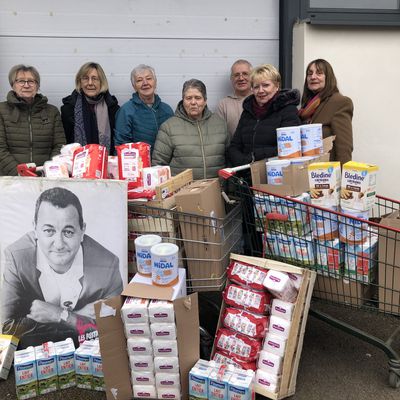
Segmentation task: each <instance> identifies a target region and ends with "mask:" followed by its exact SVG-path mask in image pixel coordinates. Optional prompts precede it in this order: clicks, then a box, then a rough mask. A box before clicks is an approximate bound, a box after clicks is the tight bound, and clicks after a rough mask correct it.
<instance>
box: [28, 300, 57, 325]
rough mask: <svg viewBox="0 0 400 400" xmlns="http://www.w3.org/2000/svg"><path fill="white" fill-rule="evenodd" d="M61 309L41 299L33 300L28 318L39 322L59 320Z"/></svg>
mask: <svg viewBox="0 0 400 400" xmlns="http://www.w3.org/2000/svg"><path fill="white" fill-rule="evenodd" d="M62 311H63V309H62V308H61V307H58V306H55V305H54V304H51V303H46V302H45V301H42V300H33V302H32V305H31V309H30V313H29V314H28V315H27V317H28V318H30V319H33V320H34V321H36V322H39V323H43V324H46V323H50V322H55V323H58V322H60V316H61V312H62Z"/></svg>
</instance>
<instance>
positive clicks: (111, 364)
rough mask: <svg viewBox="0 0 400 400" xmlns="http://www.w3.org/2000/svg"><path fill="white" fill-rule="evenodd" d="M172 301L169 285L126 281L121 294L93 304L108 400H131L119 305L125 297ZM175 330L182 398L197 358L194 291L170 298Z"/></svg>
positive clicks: (184, 397)
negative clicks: (162, 285) (161, 285)
mask: <svg viewBox="0 0 400 400" xmlns="http://www.w3.org/2000/svg"><path fill="white" fill-rule="evenodd" d="M126 296H129V297H138V298H145V299H157V300H168V301H171V299H172V297H173V289H172V287H158V286H154V285H146V284H142V283H129V284H128V285H127V286H126V287H125V289H124V291H123V292H122V294H121V296H115V297H112V298H110V299H106V300H101V301H99V302H97V303H96V304H95V312H96V323H97V326H98V331H99V340H100V351H101V355H102V361H103V373H104V381H105V385H106V395H107V399H108V400H116V399H118V400H131V399H132V397H133V392H132V386H131V375H130V368H129V358H128V352H127V348H126V338H125V334H124V326H123V322H122V318H121V307H122V305H123V304H124V300H125V297H126ZM173 305H174V313H175V323H176V330H177V341H178V354H179V371H180V379H181V390H182V399H187V398H188V375H189V371H190V369H191V368H192V367H193V365H194V364H195V363H196V362H197V360H198V359H199V358H200V351H199V347H200V335H199V309H198V296H197V293H194V294H191V295H189V296H185V297H181V298H178V299H175V300H173Z"/></svg>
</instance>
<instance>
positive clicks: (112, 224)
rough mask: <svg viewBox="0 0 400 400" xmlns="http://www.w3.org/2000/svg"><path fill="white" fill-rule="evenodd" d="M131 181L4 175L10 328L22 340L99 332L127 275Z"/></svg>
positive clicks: (4, 298) (0, 188)
mask: <svg viewBox="0 0 400 400" xmlns="http://www.w3.org/2000/svg"><path fill="white" fill-rule="evenodd" d="M126 191H127V189H126V183H125V182H121V181H111V180H109V181H107V180H74V179H69V180H68V179H66V180H50V179H44V178H20V177H0V261H1V263H0V264H1V277H2V282H1V286H2V290H1V317H2V318H1V320H2V333H4V334H11V335H15V336H17V337H19V338H20V344H21V347H22V348H25V347H27V346H29V345H40V344H41V343H44V342H46V341H58V340H63V339H65V338H66V337H72V338H73V339H74V341H75V342H76V343H77V342H78V341H79V342H82V341H83V340H85V339H92V338H95V337H96V336H97V329H96V324H95V314H94V306H93V305H94V303H95V302H96V301H97V300H99V299H104V298H108V297H112V296H116V295H119V294H120V293H121V291H122V289H123V286H124V285H125V284H126V282H127V192H126Z"/></svg>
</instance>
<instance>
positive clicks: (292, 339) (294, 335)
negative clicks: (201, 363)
mask: <svg viewBox="0 0 400 400" xmlns="http://www.w3.org/2000/svg"><path fill="white" fill-rule="evenodd" d="M231 260H237V261H241V262H246V263H249V264H252V265H256V266H258V267H261V268H266V269H273V270H276V271H282V272H289V273H294V274H300V275H302V278H303V279H302V282H301V286H300V289H299V292H298V295H297V300H296V303H295V307H294V310H293V316H292V325H291V328H290V334H289V338H288V340H287V343H286V350H285V357H284V361H283V368H282V375H281V384H280V388H279V391H278V393H273V392H269V391H267V390H265V389H264V388H262V387H260V386H259V385H257V384H256V385H255V391H256V393H258V394H261V395H262V396H265V397H268V398H270V399H274V400H278V399H283V398H285V397H289V396H292V395H293V394H294V393H295V391H296V380H297V371H298V367H299V362H300V356H301V350H302V347H303V339H304V332H305V328H306V323H307V316H308V310H309V308H310V301H311V297H312V293H313V287H314V282H315V277H316V273H315V272H314V271H310V270H307V269H303V268H298V267H295V266H292V265H290V264H285V263H282V262H279V261H274V260H269V259H264V258H258V257H248V256H241V255H238V254H231ZM228 283H229V282H228ZM224 311H225V303H224V302H223V303H222V306H221V312H220V317H219V322H218V327H217V330H218V328H219V327H220V326H221V325H222V317H223V315H224ZM214 352H215V350H214V349H213V352H212V354H214Z"/></svg>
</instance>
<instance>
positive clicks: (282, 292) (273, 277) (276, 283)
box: [263, 269, 297, 303]
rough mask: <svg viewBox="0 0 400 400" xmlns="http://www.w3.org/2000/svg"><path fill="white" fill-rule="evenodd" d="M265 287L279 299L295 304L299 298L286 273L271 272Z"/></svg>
mask: <svg viewBox="0 0 400 400" xmlns="http://www.w3.org/2000/svg"><path fill="white" fill-rule="evenodd" d="M263 285H264V286H265V288H266V289H267V290H268V291H269V292H270V293H272V294H273V295H274V296H275V297H277V298H278V299H281V300H284V301H289V302H291V303H294V302H295V301H296V298H297V290H296V288H295V286H294V284H293V282H292V280H291V279H290V278H289V276H288V274H287V273H285V272H280V271H274V270H271V269H270V270H269V271H268V273H267V276H266V278H265V279H264V282H263Z"/></svg>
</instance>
